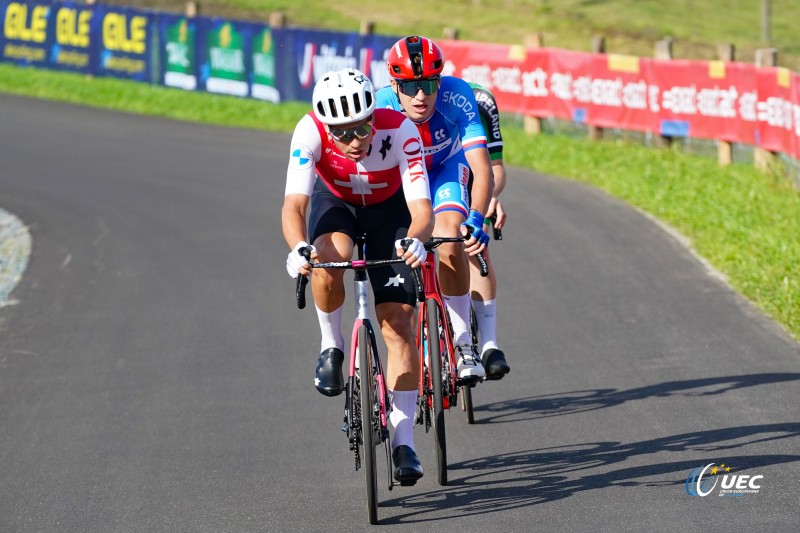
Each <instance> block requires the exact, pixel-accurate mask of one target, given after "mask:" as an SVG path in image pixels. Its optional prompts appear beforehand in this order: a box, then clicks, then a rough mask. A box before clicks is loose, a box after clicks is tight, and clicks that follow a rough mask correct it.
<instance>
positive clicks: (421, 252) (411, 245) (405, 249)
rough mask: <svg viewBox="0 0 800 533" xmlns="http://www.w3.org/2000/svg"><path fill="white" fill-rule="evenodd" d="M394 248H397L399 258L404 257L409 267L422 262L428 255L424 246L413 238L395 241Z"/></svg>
mask: <svg viewBox="0 0 800 533" xmlns="http://www.w3.org/2000/svg"><path fill="white" fill-rule="evenodd" d="M394 247H395V248H397V255H398V256H399V257H406V264H407V265H409V266H415V263H417V262H419V261H423V260H424V259H425V258H426V257H427V253H428V252H427V251H425V245H424V244H422V242H421V241H420V240H419V239H417V238H415V237H411V238H405V239H397V240H396V241H395V242H394ZM416 266H418V265H416Z"/></svg>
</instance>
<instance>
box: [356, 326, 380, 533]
mask: <svg viewBox="0 0 800 533" xmlns="http://www.w3.org/2000/svg"><path fill="white" fill-rule="evenodd" d="M357 350H358V366H359V368H358V373H359V378H360V379H359V385H360V386H359V403H360V407H361V443H362V451H363V452H364V453H363V466H364V481H365V483H366V486H367V515H368V516H369V523H370V524H377V523H378V465H377V460H376V459H377V458H376V453H375V445H376V439H375V429H374V427H375V426H374V424H375V423H376V421H375V411H374V410H373V399H374V398H375V397H376V396H375V393H376V392H377V386H376V384H375V379H374V372H373V364H372V343H371V340H370V334H369V331H368V329H367V326H364V325H362V326H360V327H359V328H358V349H357Z"/></svg>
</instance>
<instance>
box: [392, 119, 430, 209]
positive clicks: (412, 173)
mask: <svg viewBox="0 0 800 533" xmlns="http://www.w3.org/2000/svg"><path fill="white" fill-rule="evenodd" d="M397 140H398V141H399V142H398V143H397V145H398V149H396V153H397V156H398V162H397V163H398V165H397V166H398V168H399V170H400V175H401V176H402V179H403V194H404V195H405V197H406V202H410V201H412V200H420V199H427V200H430V199H431V191H430V182H429V181H428V170H427V168H426V167H425V155H424V152H423V150H422V139H420V136H419V130H418V129H417V127H416V126H415V125H414V123H413V122H411V121H410V120H409V119H405V120H403V122H402V123H401V124H400V127H399V128H397Z"/></svg>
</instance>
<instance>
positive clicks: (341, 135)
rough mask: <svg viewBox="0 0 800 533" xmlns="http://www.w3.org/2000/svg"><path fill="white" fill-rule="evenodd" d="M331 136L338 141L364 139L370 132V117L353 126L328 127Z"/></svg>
mask: <svg viewBox="0 0 800 533" xmlns="http://www.w3.org/2000/svg"><path fill="white" fill-rule="evenodd" d="M330 131H331V137H333V138H334V139H336V140H337V141H339V142H340V143H349V142H351V141H352V140H353V139H355V138H358V139H361V140H363V139H366V138H367V136H369V134H370V133H372V119H370V120H369V122H365V123H364V124H362V125H360V126H356V127H355V128H330Z"/></svg>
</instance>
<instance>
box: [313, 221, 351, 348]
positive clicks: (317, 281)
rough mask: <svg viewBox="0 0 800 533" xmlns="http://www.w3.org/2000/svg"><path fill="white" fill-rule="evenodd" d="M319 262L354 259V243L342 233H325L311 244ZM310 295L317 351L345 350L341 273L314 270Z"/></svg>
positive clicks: (338, 271) (342, 273)
mask: <svg viewBox="0 0 800 533" xmlns="http://www.w3.org/2000/svg"><path fill="white" fill-rule="evenodd" d="M314 246H315V247H316V248H317V256H318V259H319V261H321V262H328V261H347V260H349V259H350V258H351V257H352V256H353V246H354V244H353V241H352V240H350V237H348V236H347V235H345V234H344V233H326V234H324V235H320V236H319V237H317V239H316V240H315V241H314ZM311 291H312V292H313V294H314V304H315V306H316V308H317V319H318V320H319V329H320V336H321V339H320V350H321V351H323V352H324V351H325V350H328V349H329V348H338V349H339V350H344V336H343V335H342V327H341V326H342V308H343V306H344V297H345V291H344V270H333V269H327V268H320V269H315V270H314V271H313V274H312V276H311Z"/></svg>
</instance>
